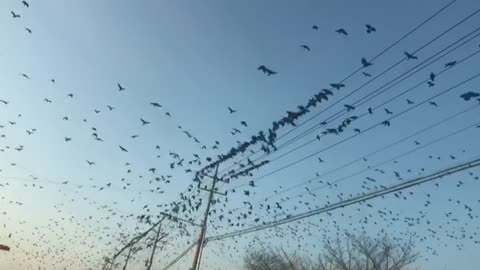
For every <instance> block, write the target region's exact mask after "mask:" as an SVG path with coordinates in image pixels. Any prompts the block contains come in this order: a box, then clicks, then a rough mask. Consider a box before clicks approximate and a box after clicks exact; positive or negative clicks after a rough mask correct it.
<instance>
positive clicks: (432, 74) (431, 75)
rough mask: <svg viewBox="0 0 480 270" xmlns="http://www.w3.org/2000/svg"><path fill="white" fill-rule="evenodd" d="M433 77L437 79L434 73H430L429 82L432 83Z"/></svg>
mask: <svg viewBox="0 0 480 270" xmlns="http://www.w3.org/2000/svg"><path fill="white" fill-rule="evenodd" d="M435 77H437V75H435V73H433V72H432V73H430V80H431V81H432V82H433V81H435Z"/></svg>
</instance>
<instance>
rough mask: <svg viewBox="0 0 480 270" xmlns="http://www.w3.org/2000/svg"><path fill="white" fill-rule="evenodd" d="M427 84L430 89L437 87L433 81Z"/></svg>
mask: <svg viewBox="0 0 480 270" xmlns="http://www.w3.org/2000/svg"><path fill="white" fill-rule="evenodd" d="M427 84H428V87H434V86H435V84H434V83H433V82H432V81H428V82H427Z"/></svg>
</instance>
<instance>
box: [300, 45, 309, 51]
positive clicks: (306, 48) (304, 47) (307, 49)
mask: <svg viewBox="0 0 480 270" xmlns="http://www.w3.org/2000/svg"><path fill="white" fill-rule="evenodd" d="M301 47H302V48H303V49H305V50H306V51H310V47H308V46H307V45H301Z"/></svg>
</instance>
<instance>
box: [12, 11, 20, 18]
mask: <svg viewBox="0 0 480 270" xmlns="http://www.w3.org/2000/svg"><path fill="white" fill-rule="evenodd" d="M10 13H11V14H12V17H13V18H14V19H16V18H20V14H16V13H15V12H13V11H10Z"/></svg>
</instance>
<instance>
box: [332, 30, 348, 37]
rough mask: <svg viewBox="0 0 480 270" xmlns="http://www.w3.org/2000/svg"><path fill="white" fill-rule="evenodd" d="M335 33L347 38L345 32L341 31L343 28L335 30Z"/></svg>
mask: <svg viewBox="0 0 480 270" xmlns="http://www.w3.org/2000/svg"><path fill="white" fill-rule="evenodd" d="M335 32H336V33H337V34H339V35H345V36H348V33H347V31H346V30H345V29H343V28H340V29H337V30H335Z"/></svg>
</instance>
